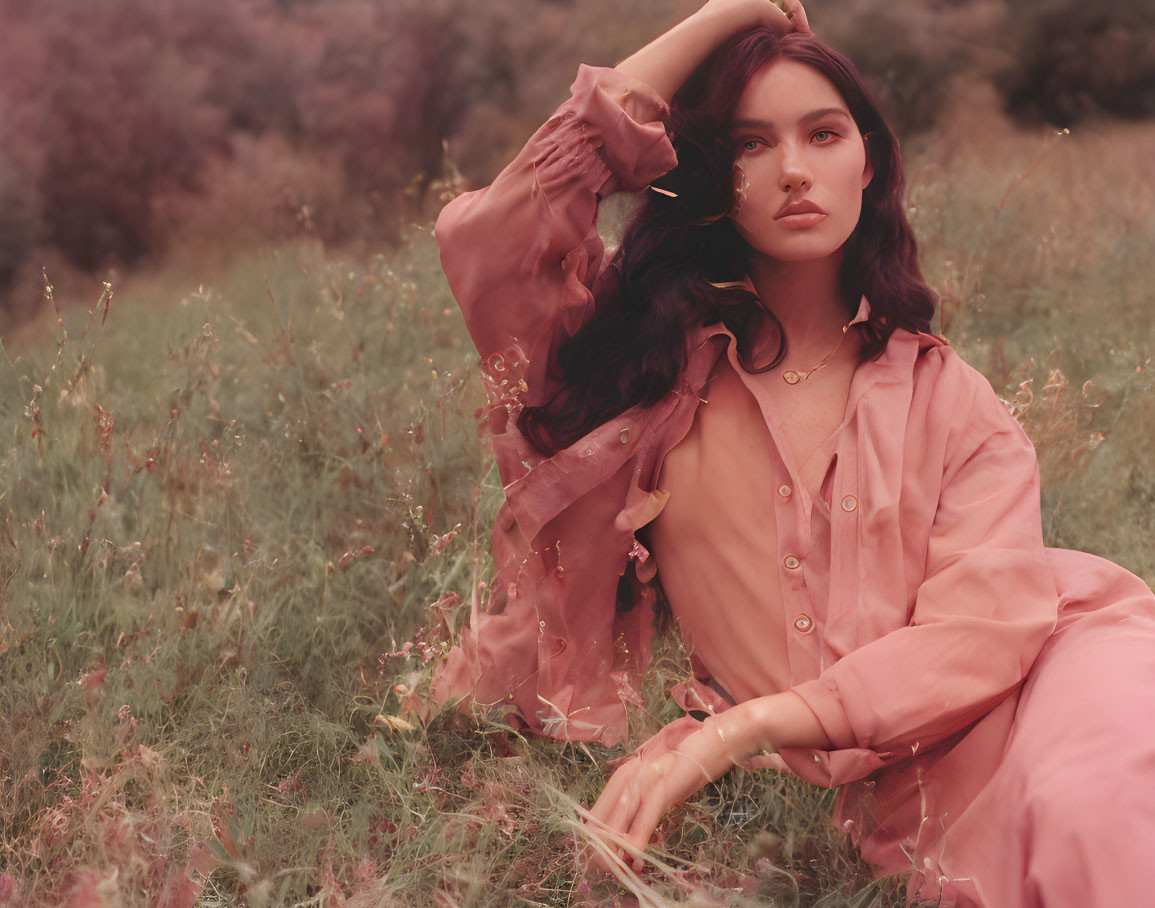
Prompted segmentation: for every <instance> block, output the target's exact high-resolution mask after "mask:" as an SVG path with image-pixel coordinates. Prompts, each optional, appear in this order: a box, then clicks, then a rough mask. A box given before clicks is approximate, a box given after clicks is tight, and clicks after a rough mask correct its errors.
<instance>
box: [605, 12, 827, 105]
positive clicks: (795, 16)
mask: <svg viewBox="0 0 1155 908" xmlns="http://www.w3.org/2000/svg"><path fill="white" fill-rule="evenodd" d="M759 25H764V26H766V27H768V28H772V29H774V30H775V31H778V32H781V33H782V34H785V33H786V32H790V31H800V32H809V31H810V26H809V25H808V24H807V22H806V11H805V10H804V9H803V8H802V4H801V2H799V0H782V6H781V7H779V6H778V5H777V4H775V3H773V2H772V0H708V2H707V3H706V4H705V6H703V7H702V8H701V9H700V10H698V11H697V12H696V13H694V14H693V15H691V16H690V17H688V18H686V19H684V20H682V21H681V22H680V23H678V24H677V25H675V26H674V27H673V28H671V29H670V30H669V31H668V32H666V33H665V34H664V35H662V36H661V37H659V38H655V39H654V40H653V41H651V42H650V43H649V44H647V45H646V46H645V47H643V48H642V49H641V50H639V51H637V52H636V53H635V54H633V55H631V56H629V57H627V58H626V59H625V60H623V61H622V62H621V63H619V64H618V65H617V66H615V67H614V69H616V70H617V71H618V72H620V73H622V74H624V75H627V76H631V77H633V78H635V79H640V80H641V81H642V82H645V83H646V84H647V85H651V86H653V88H654V89H655V90H656V91H657V92H658V94H660V95H661V96H662V97H663V98H664V99H665V100H666V101H667V102H669V101H670V100H671V99H672V98H673V97H674V93H675V92H677V90H678V89H679V88H681V86H682V83H683V82H685V81H686V79H687V78H688V77H689V75H690V73H692V72H693V71H694V70H695V69H697V68H698V66H699V65H700V64H701V63H703V62H704V61H705V59H706V58H707V57H708V56H710V53H711V52H712V51H713V50H714V48H716V47H717V46H718V45H719V44H721V43H722V42H723V41H725V40H726V39H727V38H729V37H730V36H731V35H734V34H737V33H738V32H741V31H745V30H746V29H749V28H754V27H756V26H759Z"/></svg>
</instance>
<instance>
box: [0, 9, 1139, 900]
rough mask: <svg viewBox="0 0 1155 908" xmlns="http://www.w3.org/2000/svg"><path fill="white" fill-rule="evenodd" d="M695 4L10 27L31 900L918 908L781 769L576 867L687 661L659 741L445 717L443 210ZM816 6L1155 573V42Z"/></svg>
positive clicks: (934, 278) (5, 190) (11, 384)
mask: <svg viewBox="0 0 1155 908" xmlns="http://www.w3.org/2000/svg"><path fill="white" fill-rule="evenodd" d="M697 6H698V3H697V2H664V0H617V2H610V0H572V2H566V0H490V2H476V0H475V2H471V3H466V2H462V0H379V2H367V0H280V2H275V0H199V2H197V3H189V2H184V3H181V2H176V0H101V2H99V3H92V2H83V0H0V803H3V804H4V805H5V810H4V811H2V812H0V904H4V905H21V906H41V905H69V906H78V908H79V906H84V908H88V906H108V908H111V906H121V905H150V906H155V905H163V906H173V908H192V906H193V905H198V906H205V908H207V906H218V905H236V904H244V905H253V906H263V905H281V904H291V905H311V906H314V905H315V906H325V908H328V906H334V905H342V904H345V905H406V906H408V905H412V906H419V908H424V906H427V905H437V906H439V908H448V906H454V905H495V906H498V905H500V906H504V905H511V904H520V905H591V904H593V905H603V904H605V905H619V904H620V905H635V904H643V905H650V904H668V903H676V904H695V905H716V904H725V905H750V906H753V905H763V904H767V903H768V902H770V901H772V902H773V903H774V904H780V905H792V906H798V908H802V906H813V905H824V906H858V908H864V906H883V905H890V904H899V903H900V899H899V898H898V897H897V896H895V895H893V890H894V889H895V887H896V886H900V881H894V880H889V881H882V882H880V883H875V882H871V878H870V871H869V868H867V867H865V866H863V865H862V864H861V863H860V862H858V861H857V859H856V858H855V857H854V855H853V854H852V852H851V851H850V850H849V848H848V847H847V845H846V843H845V842H843V841H842V840H840V839H839V838H838V836H837V834H836V831H835V830H833V829H832V828H831V825H830V824H829V822H828V818H829V814H830V806H831V794H830V793H829V792H823V791H820V790H817V789H811V788H808V787H807V786H804V785H802V784H800V783H798V782H797V781H795V780H792V779H790V778H786V777H783V776H778V775H774V774H770V773H762V774H755V773H742V772H735V773H733V774H732V775H731V776H730V777H728V778H727V779H726V780H725V781H724V782H723V783H721V784H720V785H718V786H715V787H713V788H711V789H709V790H707V791H705V792H703V793H702V794H701V795H700V796H699V797H697V798H695V799H693V800H692V801H691V802H689V803H688V804H686V805H683V806H682V807H680V808H678V810H676V811H675V813H674V814H673V815H672V817H671V820H670V822H669V823H668V824H667V825H666V826H665V828H664V832H663V839H662V842H661V843H660V854H661V856H662V859H663V860H664V861H665V864H664V865H662V866H659V867H657V868H656V869H653V870H651V871H649V872H648V873H647V875H646V876H645V878H644V880H638V879H637V878H630V877H628V876H627V877H626V878H625V879H624V881H623V884H622V885H619V883H618V882H614V881H605V880H601V881H598V880H596V879H591V878H584V877H582V876H581V875H580V874H577V873H576V872H575V842H577V841H579V840H581V838H582V830H581V826H580V824H578V823H577V818H578V813H577V807H576V806H575V805H576V804H586V805H588V804H590V803H592V801H593V799H594V797H596V794H597V792H598V791H599V790H600V787H601V785H602V784H603V781H604V777H605V772H606V771H607V760H608V759H610V758H613V757H615V756H621V755H622V754H624V753H625V751H626V749H627V747H633V746H635V745H637V744H638V743H639V742H640V741H642V740H644V739H645V738H646V737H647V736H648V735H649V734H651V733H653V732H654V731H655V730H656V729H657V728H658V727H660V725H661V724H662V723H663V722H665V721H668V720H669V719H671V718H672V716H673V713H674V712H676V709H675V708H673V707H672V703H671V701H670V699H669V697H668V695H667V691H668V689H669V687H670V685H672V684H673V683H675V682H676V681H678V680H680V679H681V678H684V677H685V676H686V673H687V672H688V666H687V663H686V660H685V657H684V654H682V653H681V651H680V649H679V646H678V642H677V640H676V639H675V638H674V637H672V636H671V635H667V637H666V638H664V639H663V640H662V642H661V643H660V645H659V646H658V648H657V652H656V658H655V663H654V668H653V670H652V671H651V672H650V673H649V674H648V676H647V677H646V679H645V681H644V683H643V684H641V685H640V686H639V688H638V690H637V691H634V692H632V695H631V697H630V703H629V711H630V714H631V732H630V741H629V742H627V745H626V746H619V747H617V748H613V749H610V750H607V749H606V748H604V747H596V746H586V745H580V744H577V745H570V744H564V743H561V742H555V741H544V740H541V739H532V740H525V739H522V738H521V737H520V736H518V735H517V734H516V733H513V732H511V731H510V730H509V729H507V728H505V727H504V726H503V725H502V723H501V717H500V715H496V716H495V715H490V716H484V715H482V716H479V717H478V719H477V721H476V722H473V721H471V720H467V719H465V718H464V717H461V716H458V715H456V714H454V713H452V712H441V711H439V710H438V708H437V707H436V706H435V705H434V704H432V703H431V702H430V697H429V678H430V671H431V668H432V666H433V665H435V664H436V662H437V660H438V659H439V658H440V657H441V655H442V654H443V653H444V651H445V649H446V647H447V646H448V645H449V644H450V643H451V642H452V640H453V639H454V636H455V634H456V632H457V630H458V628H459V627H460V625H461V622H462V621H463V620H464V617H465V613H466V612H467V610H468V608H469V606H470V603H471V601H472V600H473V599H474V598H475V597H476V599H477V601H478V603H479V604H480V605H484V603H485V601H486V597H487V595H488V593H487V589H488V584H490V582H491V581H492V579H493V578H492V576H491V574H490V562H489V558H488V553H487V539H488V529H489V525H490V523H491V521H492V519H493V515H494V512H495V509H496V507H497V505H498V503H499V501H500V498H501V488H500V483H499V481H498V479H497V477H496V473H495V471H494V469H493V465H492V458H491V457H490V455H489V453H488V451H487V450H486V447H485V445H484V442H483V440H482V439H480V438H479V437H478V433H477V426H476V424H475V420H474V416H475V412H476V411H477V409H478V408H479V407H480V406H481V405H482V404H483V403H484V401H485V392H484V389H483V387H482V384H481V382H480V380H479V378H478V370H477V356H476V353H475V351H474V350H473V349H472V347H471V345H470V342H469V338H468V336H467V334H466V332H465V330H464V327H463V325H462V322H461V318H460V315H459V314H458V312H457V310H456V308H455V306H454V302H453V299H452V297H451V295H450V293H449V291H448V288H447V286H446V284H445V281H444V278H443V276H442V274H441V272H440V268H439V265H438V258H437V249H436V244H435V242H434V240H433V238H432V236H431V230H430V228H431V226H432V223H433V218H434V217H435V216H436V213H437V211H438V210H439V209H440V207H441V205H442V204H443V203H444V201H445V200H446V199H448V198H450V197H452V196H453V195H454V194H455V193H457V192H460V191H461V190H463V189H467V188H474V187H477V186H481V185H484V184H485V183H487V182H488V181H489V180H491V179H492V178H493V176H494V175H495V174H496V173H497V172H498V170H499V169H500V168H501V166H502V165H503V164H504V163H505V162H506V161H508V160H509V159H510V158H512V156H513V155H514V154H515V152H516V151H517V149H518V148H519V147H520V146H521V145H522V143H524V141H525V140H526V138H528V136H529V135H530V134H531V133H532V131H533V130H534V129H535V128H536V127H537V126H538V125H539V124H540V123H541V122H542V121H543V120H544V119H545V118H546V117H547V116H548V115H549V113H550V112H551V111H552V110H553V108H554V107H555V106H556V105H557V104H559V103H560V102H561V101H562V100H564V98H565V97H566V89H567V86H568V85H569V84H570V82H571V81H572V79H573V77H574V75H575V73H576V70H577V65H578V63H579V62H587V63H595V64H603V65H613V64H614V63H616V62H617V61H619V60H620V59H623V58H624V57H625V56H627V55H628V54H629V53H631V52H632V51H633V50H634V49H636V48H637V47H639V46H640V45H642V44H643V43H645V42H646V41H648V40H650V39H651V38H653V37H654V36H656V35H657V34H659V33H661V32H662V31H663V30H665V29H666V28H667V27H669V26H670V25H672V24H674V22H676V21H677V20H678V19H680V18H681V17H682V16H684V15H685V14H687V13H688V12H690V11H691V10H693V9H694V8H696V7H697ZM809 13H810V18H811V22H812V24H813V26H814V29H815V31H816V33H817V34H819V36H820V37H823V38H825V39H826V40H828V41H829V42H830V43H832V44H834V45H835V46H836V47H839V48H840V49H842V50H844V51H846V52H847V53H849V55H850V56H851V57H852V58H853V59H854V60H855V61H856V62H857V63H858V65H859V66H860V67H861V68H862V70H863V71H864V73H865V74H866V75H867V78H868V80H869V81H870V82H871V83H872V85H873V86H874V88H875V90H876V92H877V94H878V95H879V97H880V98H881V100H882V103H883V105H884V106H885V108H886V109H887V111H888V112H889V114H890V117H891V119H892V121H893V123H894V125H895V126H896V129H897V131H898V132H899V134H900V137H901V139H902V142H903V151H904V161H905V165H906V170H907V187H908V189H907V199H906V201H907V205H908V213H909V216H910V218H911V221H912V224H913V226H914V229H915V231H916V233H917V235H918V238H919V243H920V249H921V252H922V261H923V266H924V270H925V272H926V275H927V278H928V280H929V282H930V283H931V285H932V286H933V287H934V288H935V290H936V291H937V292H938V293H939V295H940V300H941V328H942V330H943V332H944V333H945V335H946V336H947V337H948V338H949V340H950V342H951V343H952V344H953V345H954V346H955V347H956V348H957V349H958V350H959V352H960V353H961V354H962V355H963V356H964V357H965V358H966V359H968V360H969V361H970V362H971V363H973V364H974V365H975V366H976V367H978V368H979V369H980V370H982V371H983V372H984V374H985V375H986V376H987V377H988V378H989V379H990V381H991V383H992V385H993V386H994V387H995V390H996V391H997V392H998V393H999V394H1000V395H1001V396H1002V397H1003V398H1004V400H1005V401H1006V404H1007V406H1008V408H1009V409H1010V410H1011V412H1012V413H1013V414H1014V415H1015V416H1016V418H1018V419H1019V421H1020V422H1021V423H1022V425H1023V426H1024V428H1025V429H1026V430H1027V431H1028V433H1029V434H1030V435H1031V438H1032V439H1033V441H1034V442H1035V445H1036V449H1037V451H1038V453H1039V461H1040V470H1041V474H1042V482H1043V498H1042V515H1043V529H1044V533H1045V535H1046V538H1047V541H1048V543H1050V544H1052V545H1060V546H1069V547H1074V548H1080V549H1085V550H1088V551H1092V552H1095V553H1098V554H1100V555H1103V556H1106V557H1109V558H1112V559H1114V560H1116V561H1118V562H1119V563H1121V564H1123V565H1124V566H1126V567H1128V568H1130V569H1131V570H1133V571H1135V572H1136V573H1138V574H1140V575H1141V576H1143V577H1144V579H1146V580H1147V581H1148V582H1149V583H1150V582H1152V581H1155V546H1153V545H1152V540H1153V539H1155V449H1153V448H1152V446H1151V438H1152V437H1155V396H1153V394H1152V384H1151V370H1152V355H1153V352H1152V347H1153V346H1155V306H1153V305H1152V303H1153V302H1155V300H1153V292H1152V289H1151V287H1152V284H1153V281H1152V278H1153V277H1155V275H1153V273H1152V271H1153V266H1152V262H1153V261H1155V187H1153V186H1152V182H1153V176H1152V170H1151V165H1150V162H1151V149H1152V148H1155V122H1153V121H1152V116H1153V115H1155V7H1152V6H1151V5H1150V4H1149V3H1146V2H1145V0H1118V2H1116V3H1114V4H1111V5H1098V6H1096V5H1091V4H1087V3H1083V2H1072V0H1031V2H1027V0H1007V2H1002V0H894V2H891V3H887V4H878V3H870V2H866V0H827V2H824V3H821V2H819V0H814V3H813V4H811V8H810V9H809ZM629 202H630V199H629V198H628V197H617V198H615V199H613V200H611V201H610V202H608V203H607V204H606V207H605V212H604V213H605V215H606V216H605V219H604V221H603V222H602V223H601V225H600V226H602V227H604V229H605V232H606V233H607V234H612V233H614V232H615V231H616V230H617V229H619V228H620V225H621V219H622V217H623V216H624V215H625V214H626V213H628V209H629ZM46 276H47V285H46V281H45V277H46ZM1014 491H1015V490H1008V494H1014ZM997 832H998V831H997V830H992V835H997ZM931 895H932V896H933V894H931ZM931 903H933V898H932V900H931Z"/></svg>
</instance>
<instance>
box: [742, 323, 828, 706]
mask: <svg viewBox="0 0 1155 908" xmlns="http://www.w3.org/2000/svg"><path fill="white" fill-rule="evenodd" d="M728 355H729V357H730V362H731V364H732V365H733V366H734V369H735V371H736V372H737V373H738V375H739V377H740V378H741V379H742V382H743V384H745V385H746V388H747V389H748V390H749V391H750V393H751V394H753V395H754V399H755V400H756V401H757V403H758V408H759V410H760V411H761V413H762V417H763V419H764V420H765V422H766V427H767V429H768V430H769V432H770V438H771V440H772V441H773V443H774V444H773V448H772V450H771V452H770V453H771V457H772V459H773V464H772V467H773V470H774V475H775V476H778V477H781V478H783V480H784V481H782V482H780V483H779V484H778V485H777V486H776V488H775V491H774V493H773V495H772V499H773V500H772V501H771V502H770V505H771V507H772V508H773V511H774V520H775V523H776V526H777V531H778V532H777V535H778V551H777V564H776V570H777V571H778V578H779V584H780V587H781V590H782V597H781V598H782V609H783V615H782V618H783V622H782V624H783V627H785V629H786V637H787V639H786V649H787V654H788V656H789V659H790V677H791V681H792V683H797V682H798V681H799V680H808V679H810V678H814V677H817V675H818V672H819V671H820V666H821V663H822V658H821V654H822V640H821V637H822V635H821V633H820V624H821V620H822V615H821V612H820V609H819V608H818V607H817V604H818V598H816V596H815V592H817V591H815V590H814V589H813V584H812V583H811V577H810V573H809V571H808V567H807V560H808V558H810V557H811V556H812V555H813V556H814V557H822V555H821V553H817V552H813V541H814V533H813V529H814V526H813V508H814V502H813V500H812V498H811V496H810V493H809V492H808V491H807V490H806V488H805V487H804V486H803V484H802V482H801V480H800V478H799V472H798V465H797V464H795V463H794V456H793V452H792V451H791V449H790V445H789V443H788V442H787V441H786V434H785V431H784V430H783V428H782V422H781V420H780V419H779V417H778V410H777V408H776V407H775V406H774V402H773V400H772V399H771V398H770V396H769V395H768V394H766V393H765V392H764V391H763V389H762V388H761V387H760V385H759V383H758V382H757V381H755V378H756V376H753V375H750V374H749V373H748V372H746V370H745V369H743V368H741V366H740V365H739V363H738V362H737V354H736V352H735V349H734V345H733V344H731V345H730V347H729V349H728ZM840 434H841V430H840V431H839V432H836V433H835V435H834V436H832V437H831V441H833V440H835V439H836V438H837V436H838V435H840ZM824 447H825V444H824Z"/></svg>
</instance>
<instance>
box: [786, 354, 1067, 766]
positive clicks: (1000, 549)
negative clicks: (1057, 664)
mask: <svg viewBox="0 0 1155 908" xmlns="http://www.w3.org/2000/svg"><path fill="white" fill-rule="evenodd" d="M958 362H959V363H960V364H961V361H958ZM963 368H964V369H965V370H966V372H967V374H968V375H969V376H970V380H969V382H968V385H969V396H970V398H971V400H970V406H969V411H968V408H967V406H966V400H965V398H963V396H962V395H960V398H963V399H960V400H958V401H957V403H958V404H960V406H958V407H957V408H956V409H954V410H953V411H952V412H948V413H946V414H944V415H942V416H941V417H940V419H941V420H943V421H947V422H949V424H950V425H951V426H952V429H951V430H950V431H951V433H952V436H953V437H952V440H951V442H950V444H949V445H948V446H947V454H946V457H945V466H944V468H943V472H942V479H941V486H940V492H939V498H938V504H937V509H936V510H935V511H934V517H933V523H932V525H931V529H930V539H929V546H928V547H927V550H926V566H925V571H924V573H923V579H922V581H921V583H919V585H918V587H917V591H916V595H915V600H914V606H913V611H912V613H911V617H910V621H909V624H908V625H907V626H903V627H900V628H898V629H897V630H893V631H891V632H889V633H886V634H884V635H883V636H881V637H879V638H877V639H875V640H873V641H871V642H869V643H867V644H865V645H863V646H861V647H859V648H858V649H856V650H854V651H852V652H850V653H848V654H846V655H845V656H843V657H842V658H841V659H840V660H839V661H837V662H836V663H834V664H833V665H831V666H830V667H828V668H827V669H826V670H825V671H823V672H822V673H821V674H820V675H819V676H818V678H817V679H815V680H813V681H809V682H806V683H803V684H800V685H798V686H797V687H796V688H795V691H796V693H798V694H799V695H800V696H801V697H802V698H803V699H804V700H805V701H806V703H807V704H808V705H809V706H810V708H811V709H812V710H813V711H814V713H815V714H816V715H817V717H818V719H819V721H820V722H821V724H822V726H823V729H824V731H825V732H826V734H827V736H828V737H829V738H830V740H831V741H832V742H833V744H834V746H835V748H837V749H842V748H867V749H871V750H874V751H876V752H893V753H894V755H895V756H898V755H899V754H900V753H902V752H905V753H906V754H907V755H909V754H910V753H917V752H918V751H919V750H920V749H927V748H930V747H933V746H934V745H935V744H938V743H940V742H941V741H943V740H944V739H945V738H947V737H949V736H950V735H952V734H954V733H955V732H957V731H960V730H962V729H963V728H965V727H966V726H967V725H969V724H971V723H972V722H974V721H975V720H977V719H979V718H981V717H982V716H983V715H985V714H986V713H987V712H989V711H990V710H991V709H993V708H994V707H995V706H996V705H997V704H998V703H999V702H1000V701H1001V700H1003V699H1004V698H1005V697H1006V696H1007V695H1008V694H1010V693H1011V692H1012V691H1013V690H1014V689H1015V688H1016V687H1017V685H1019V683H1020V682H1021V681H1022V680H1023V679H1024V677H1025V676H1026V674H1027V671H1028V670H1029V669H1030V667H1031V665H1032V663H1033V662H1034V659H1035V657H1036V655H1037V654H1038V652H1039V650H1040V649H1041V647H1042V645H1043V643H1044V641H1045V640H1046V639H1047V637H1048V636H1049V635H1050V633H1051V631H1052V630H1053V628H1054V626H1055V622H1056V617H1057V612H1058V594H1057V592H1056V590H1055V583H1054V579H1053V576H1052V573H1051V571H1050V568H1049V566H1048V562H1047V558H1046V554H1045V550H1044V546H1043V539H1042V525H1041V518H1040V505H1039V478H1038V463H1037V459H1036V456H1035V450H1034V447H1033V446H1032V444H1031V442H1030V440H1029V439H1028V438H1027V436H1026V434H1025V433H1024V432H1023V430H1022V428H1021V427H1020V426H1019V424H1018V423H1017V422H1016V421H1015V420H1014V419H1013V418H1012V417H1011V416H1010V414H1009V413H1008V412H1007V410H1006V408H1005V407H1004V406H1003V404H1002V403H1001V402H1000V401H999V399H998V398H997V397H996V396H995V394H994V391H993V390H992V389H991V387H990V385H989V384H988V383H987V382H986V380H985V379H983V378H982V376H981V375H978V373H975V372H974V371H973V370H971V369H970V367H966V366H964V367H963ZM914 450H917V446H916V447H915V449H914ZM911 454H912V448H911V447H910V446H909V445H908V451H907V457H908V459H909V458H910V457H911ZM937 463H938V464H939V465H943V464H944V460H939V461H937ZM904 469H923V470H927V469H937V467H933V468H932V467H928V466H927V465H926V464H917V463H916V464H908V465H907V466H906V467H905V468H904Z"/></svg>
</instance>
